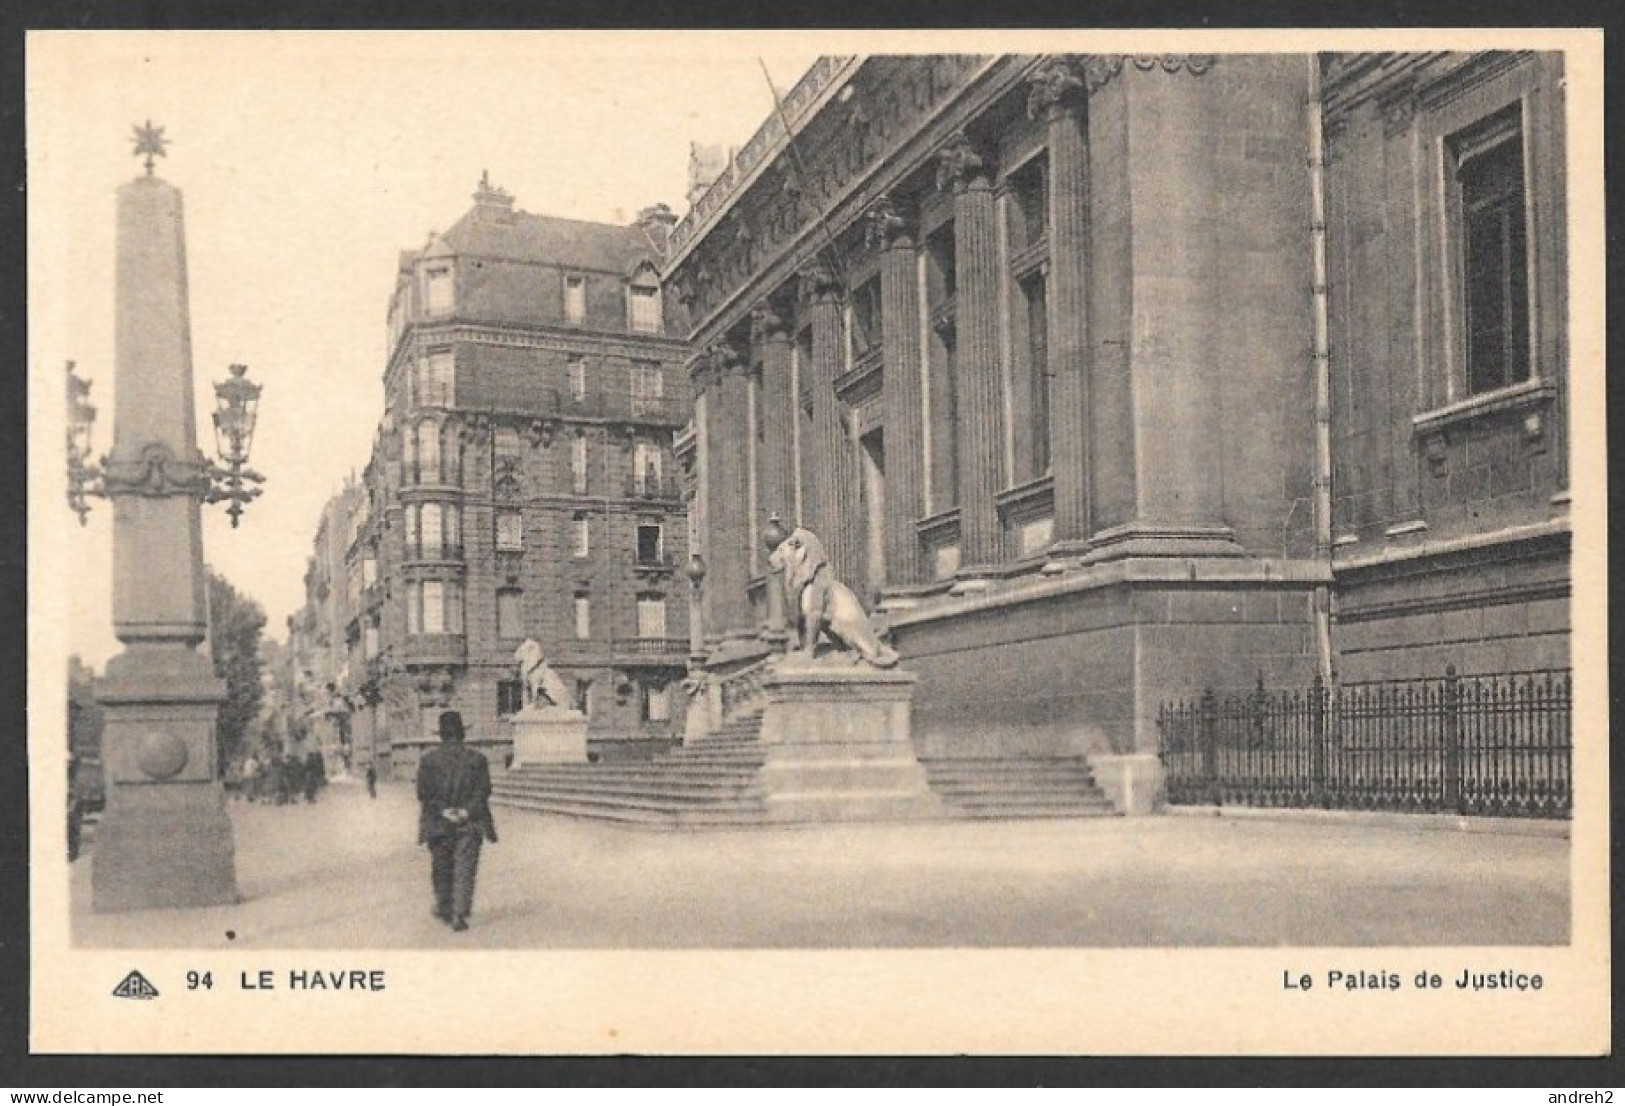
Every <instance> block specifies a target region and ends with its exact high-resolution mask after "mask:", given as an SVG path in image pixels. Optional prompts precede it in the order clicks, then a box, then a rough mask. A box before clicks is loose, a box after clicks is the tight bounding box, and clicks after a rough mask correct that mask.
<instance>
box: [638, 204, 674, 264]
mask: <svg viewBox="0 0 1625 1106" xmlns="http://www.w3.org/2000/svg"><path fill="white" fill-rule="evenodd" d="M632 225H633V226H635V227H637V228H638V229H639V230H641V231H643V236H644V237H645V238H647V239H648V240H649V245H650V248H652V249H653V250H654V251H655V253H656V254H658V255H659V256H660V258H661V260H665V258H666V253H667V249H668V241H669V239H670V238H671V228H672V227H675V226H676V225H677V215H676V213H674V212H673V211H672V209H671V208H670V207H668V206H666V205H665V204H655V205H654V206H652V207H646V208H644V209H643V210H642V211H640V212H638V217H637V219H636V220H635V221H634V222H633V224H632Z"/></svg>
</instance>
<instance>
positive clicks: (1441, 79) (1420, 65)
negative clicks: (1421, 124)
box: [1321, 50, 1535, 129]
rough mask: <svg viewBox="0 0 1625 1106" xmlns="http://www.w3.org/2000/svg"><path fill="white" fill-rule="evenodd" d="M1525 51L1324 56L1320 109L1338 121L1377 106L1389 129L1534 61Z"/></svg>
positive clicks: (1528, 52)
mask: <svg viewBox="0 0 1625 1106" xmlns="http://www.w3.org/2000/svg"><path fill="white" fill-rule="evenodd" d="M1534 56H1535V52H1534V51H1530V50H1492V51H1479V52H1468V51H1454V52H1437V51H1434V52H1427V53H1361V54H1331V55H1323V60H1322V62H1321V73H1322V77H1323V80H1324V89H1323V91H1322V95H1321V101H1322V107H1323V110H1324V111H1325V113H1326V116H1327V118H1328V119H1329V120H1330V119H1338V118H1341V117H1343V116H1346V115H1348V114H1350V113H1352V112H1353V111H1355V110H1356V109H1357V108H1359V107H1361V106H1363V105H1365V104H1368V103H1373V102H1374V103H1376V104H1377V106H1378V108H1379V110H1381V111H1382V113H1383V115H1384V117H1385V121H1386V123H1387V125H1388V127H1389V128H1390V129H1394V128H1396V127H1398V126H1401V125H1402V124H1403V123H1405V122H1408V115H1412V114H1414V113H1415V111H1416V110H1417V109H1418V108H1420V109H1421V110H1429V109H1431V108H1433V107H1436V106H1438V105H1439V104H1440V103H1443V102H1445V101H1447V100H1449V99H1452V98H1453V97H1455V96H1457V95H1459V94H1461V93H1463V92H1466V91H1468V90H1469V89H1471V88H1474V87H1476V86H1478V85H1479V84H1481V83H1483V82H1484V81H1487V80H1493V79H1495V78H1496V77H1499V76H1501V75H1502V74H1504V73H1506V72H1508V71H1510V70H1512V69H1515V68H1517V67H1518V66H1520V65H1523V64H1526V63H1527V62H1529V61H1530V60H1531V59H1532V58H1534Z"/></svg>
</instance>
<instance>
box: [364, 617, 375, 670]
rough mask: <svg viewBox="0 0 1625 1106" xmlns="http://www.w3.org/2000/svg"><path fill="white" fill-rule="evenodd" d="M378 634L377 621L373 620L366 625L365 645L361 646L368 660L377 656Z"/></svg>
mask: <svg viewBox="0 0 1625 1106" xmlns="http://www.w3.org/2000/svg"><path fill="white" fill-rule="evenodd" d="M378 634H379V628H378V620H377V619H373V620H372V621H370V622H368V623H367V630H366V637H365V642H366V644H365V645H364V646H363V648H364V649H365V650H366V657H367V659H368V660H372V658H374V657H376V656H377V655H378Z"/></svg>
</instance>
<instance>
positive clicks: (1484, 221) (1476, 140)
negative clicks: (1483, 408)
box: [1449, 105, 1530, 394]
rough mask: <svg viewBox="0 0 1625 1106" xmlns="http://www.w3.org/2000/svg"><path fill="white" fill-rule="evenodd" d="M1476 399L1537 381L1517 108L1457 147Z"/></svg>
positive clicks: (1456, 183)
mask: <svg viewBox="0 0 1625 1106" xmlns="http://www.w3.org/2000/svg"><path fill="white" fill-rule="evenodd" d="M1449 147H1450V154H1451V159H1452V165H1451V169H1452V176H1453V180H1452V184H1453V189H1452V191H1453V194H1452V196H1451V197H1450V199H1451V205H1450V206H1451V207H1452V209H1453V212H1452V213H1453V215H1454V219H1453V222H1454V223H1455V230H1456V233H1457V249H1458V270H1457V271H1458V273H1459V274H1460V276H1459V279H1460V281H1461V295H1460V298H1459V301H1458V302H1460V303H1461V305H1462V310H1463V327H1462V331H1463V337H1464V338H1465V343H1464V346H1465V348H1464V356H1465V370H1466V371H1465V374H1464V375H1465V381H1466V385H1467V391H1468V392H1469V393H1470V394H1476V393H1479V392H1488V391H1493V390H1494V389H1496V388H1504V387H1506V386H1507V385H1509V384H1516V383H1518V382H1519V381H1521V380H1527V379H1528V378H1529V369H1530V357H1529V241H1528V226H1527V222H1526V216H1527V213H1526V209H1525V198H1524V176H1523V120H1522V117H1521V113H1520V109H1519V107H1518V106H1517V105H1513V106H1512V107H1510V108H1508V109H1507V110H1506V111H1503V112H1500V113H1498V114H1496V115H1494V116H1492V117H1491V118H1489V119H1486V120H1484V121H1483V122H1482V123H1480V124H1478V125H1476V126H1474V127H1472V128H1470V129H1469V130H1467V131H1463V132H1462V133H1460V134H1458V135H1456V136H1454V137H1453V138H1452V139H1451V140H1450V143H1449Z"/></svg>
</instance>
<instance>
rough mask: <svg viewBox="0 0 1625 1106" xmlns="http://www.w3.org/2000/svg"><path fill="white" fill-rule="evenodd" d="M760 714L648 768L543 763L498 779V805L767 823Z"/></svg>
mask: <svg viewBox="0 0 1625 1106" xmlns="http://www.w3.org/2000/svg"><path fill="white" fill-rule="evenodd" d="M761 721H762V716H761V714H760V713H755V714H746V715H744V716H742V717H739V718H736V719H734V720H733V721H731V722H729V723H728V724H727V725H726V726H724V727H723V728H722V729H720V730H718V731H717V732H716V733H714V734H710V735H707V736H706V737H705V738H703V739H701V740H699V741H696V742H692V743H690V744H688V745H682V746H679V747H678V748H675V749H672V750H670V751H669V752H665V753H661V754H658V755H657V756H654V757H652V758H651V759H649V760H647V761H644V762H641V763H629V762H621V763H610V764H536V765H527V766H525V767H522V768H516V769H513V770H512V771H509V772H506V773H503V774H501V775H499V776H498V777H497V778H496V779H495V780H493V781H492V789H491V802H492V804H493V805H496V806H503V807H511V808H515V809H519V810H537V811H544V812H546V813H549V814H564V815H570V816H573V817H577V818H592V819H597V820H599V821H608V822H622V823H627V824H630V825H639V826H648V827H652V828H661V829H689V828H706V827H709V828H718V829H720V828H726V827H729V826H756V825H764V824H766V822H767V811H766V808H765V807H764V806H763V803H762V796H761V792H760V790H759V789H758V787H757V786H756V773H757V770H758V769H760V768H761V766H762V752H761V746H760V745H759V744H758V742H757V740H756V738H757V732H758V730H759V728H760V726H761Z"/></svg>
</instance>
